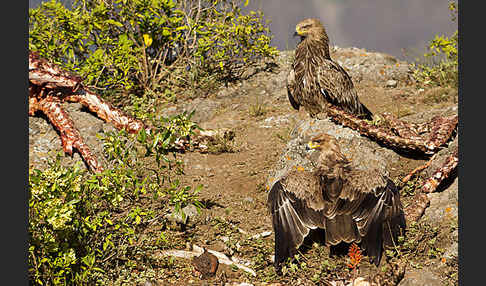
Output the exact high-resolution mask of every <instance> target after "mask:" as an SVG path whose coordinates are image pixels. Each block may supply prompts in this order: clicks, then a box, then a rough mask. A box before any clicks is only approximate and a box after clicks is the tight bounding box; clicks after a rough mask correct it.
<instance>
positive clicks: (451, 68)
mask: <svg viewBox="0 0 486 286" xmlns="http://www.w3.org/2000/svg"><path fill="white" fill-rule="evenodd" d="M449 10H450V11H451V13H452V20H453V21H455V20H456V18H457V5H456V3H455V2H453V1H452V2H450V3H449ZM457 47H458V32H457V31H456V32H454V34H453V35H452V36H450V37H445V36H443V35H441V36H439V35H436V36H435V38H434V39H433V40H432V41H431V42H430V44H429V46H428V52H427V53H425V54H424V58H425V60H424V63H421V64H418V65H417V66H416V68H415V70H414V74H413V75H414V77H415V79H416V80H417V81H418V82H419V83H421V84H423V85H435V86H451V87H456V88H457V85H458V80H459V75H458V57H457Z"/></svg>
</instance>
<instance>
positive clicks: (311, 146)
mask: <svg viewBox="0 0 486 286" xmlns="http://www.w3.org/2000/svg"><path fill="white" fill-rule="evenodd" d="M319 147H321V145H319V144H316V143H314V142H312V141H309V143H307V145H305V150H307V151H310V150H312V149H316V148H319Z"/></svg>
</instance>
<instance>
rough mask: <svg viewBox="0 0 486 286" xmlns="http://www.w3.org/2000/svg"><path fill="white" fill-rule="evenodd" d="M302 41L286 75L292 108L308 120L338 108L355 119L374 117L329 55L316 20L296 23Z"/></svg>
mask: <svg viewBox="0 0 486 286" xmlns="http://www.w3.org/2000/svg"><path fill="white" fill-rule="evenodd" d="M295 35H298V36H300V38H301V41H300V43H299V44H298V45H297V48H296V49H295V59H294V62H293V64H292V67H291V69H290V72H289V74H288V76H287V94H288V98H289V101H290V104H291V105H292V107H293V108H295V109H297V110H299V108H300V107H301V106H302V107H303V108H305V110H307V111H308V112H309V114H310V115H311V117H315V116H316V115H317V114H319V113H321V112H324V111H325V110H326V104H332V105H334V106H338V107H340V108H342V109H344V110H345V111H347V112H349V113H352V114H354V115H356V116H358V117H361V118H364V119H368V120H371V119H372V116H373V114H372V113H371V111H370V110H369V109H368V108H367V107H366V106H364V105H363V104H362V103H361V102H360V101H359V98H358V95H357V93H356V89H355V88H354V85H353V82H352V81H351V77H350V76H349V75H348V73H347V72H346V71H345V70H344V69H343V68H342V67H341V66H340V65H339V64H338V63H336V62H335V61H333V60H332V59H331V56H330V54H329V38H328V36H327V33H326V30H325V29H324V26H323V25H322V24H321V22H320V21H319V20H318V19H305V20H303V21H301V22H300V23H298V24H297V26H296V28H295Z"/></svg>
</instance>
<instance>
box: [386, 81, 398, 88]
mask: <svg viewBox="0 0 486 286" xmlns="http://www.w3.org/2000/svg"><path fill="white" fill-rule="evenodd" d="M397 84H398V82H397V81H396V80H393V79H390V80H389V81H387V82H386V87H392V88H393V87H397Z"/></svg>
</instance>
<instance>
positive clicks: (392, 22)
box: [29, 0, 457, 61]
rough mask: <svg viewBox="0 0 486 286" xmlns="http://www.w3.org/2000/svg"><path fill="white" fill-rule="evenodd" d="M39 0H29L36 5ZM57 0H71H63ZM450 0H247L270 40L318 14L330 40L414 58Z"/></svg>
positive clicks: (436, 30)
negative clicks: (257, 12)
mask: <svg viewBox="0 0 486 286" xmlns="http://www.w3.org/2000/svg"><path fill="white" fill-rule="evenodd" d="M41 2H44V1H42V0H29V8H35V7H37V6H38V5H39V3H41ZM61 2H71V1H70V0H64V1H61ZM448 3H449V1H448V0H300V1H298V0H250V4H249V5H248V7H247V9H253V10H256V9H259V10H262V11H263V12H264V14H265V17H266V19H267V20H269V21H270V24H269V27H270V30H271V32H272V34H273V35H274V37H273V39H272V44H273V45H275V46H277V47H278V48H279V49H280V50H285V49H294V48H295V45H296V44H297V41H298V38H293V37H292V34H293V32H294V28H295V24H297V23H298V22H299V21H300V20H302V19H304V18H310V17H316V18H319V19H320V20H321V22H322V23H323V24H324V25H325V27H326V30H327V33H328V35H329V38H330V41H331V43H330V44H331V45H338V46H340V47H350V46H353V47H358V48H365V49H366V50H368V51H379V52H384V53H388V54H390V55H393V56H395V57H397V58H400V59H403V60H408V61H413V60H414V59H415V58H416V57H418V56H420V55H422V54H423V53H424V52H425V48H426V46H427V43H428V42H429V41H430V40H431V39H432V38H433V37H434V35H435V34H444V35H446V36H450V35H451V34H452V33H453V32H454V31H455V30H456V29H457V21H456V22H452V21H451V17H450V13H449V10H448Z"/></svg>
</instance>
